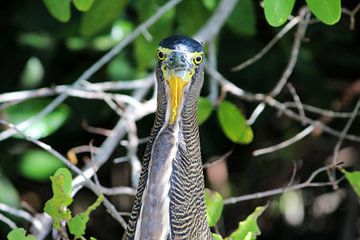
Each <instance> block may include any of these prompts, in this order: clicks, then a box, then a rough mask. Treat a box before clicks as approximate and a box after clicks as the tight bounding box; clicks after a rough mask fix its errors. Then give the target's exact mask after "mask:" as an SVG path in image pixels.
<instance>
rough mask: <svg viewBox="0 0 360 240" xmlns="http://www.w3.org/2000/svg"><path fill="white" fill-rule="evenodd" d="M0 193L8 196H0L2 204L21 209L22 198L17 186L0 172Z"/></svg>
mask: <svg viewBox="0 0 360 240" xmlns="http://www.w3.org/2000/svg"><path fill="white" fill-rule="evenodd" d="M0 189H1V190H0V191H1V192H3V193H6V194H0V203H5V204H7V205H10V206H12V207H20V196H19V194H18V191H17V190H16V188H15V186H14V185H13V184H12V183H11V182H10V180H9V179H8V178H7V177H6V176H4V175H3V174H2V173H1V172H0Z"/></svg>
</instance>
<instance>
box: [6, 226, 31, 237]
mask: <svg viewBox="0 0 360 240" xmlns="http://www.w3.org/2000/svg"><path fill="white" fill-rule="evenodd" d="M7 239H8V240H36V238H35V236H33V235H28V236H26V231H25V229H23V228H16V229H13V230H12V231H11V232H9V234H8V235H7Z"/></svg>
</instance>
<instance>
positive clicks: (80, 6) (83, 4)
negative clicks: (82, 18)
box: [73, 0, 94, 12]
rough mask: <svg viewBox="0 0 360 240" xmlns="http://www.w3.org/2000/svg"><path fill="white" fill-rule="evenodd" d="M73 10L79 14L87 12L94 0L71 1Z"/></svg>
mask: <svg viewBox="0 0 360 240" xmlns="http://www.w3.org/2000/svg"><path fill="white" fill-rule="evenodd" d="M73 3H74V5H75V8H76V9H77V10H79V11H81V12H87V11H88V10H89V9H90V8H91V6H92V5H93V3H94V0H73Z"/></svg>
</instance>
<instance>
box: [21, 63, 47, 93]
mask: <svg viewBox="0 0 360 240" xmlns="http://www.w3.org/2000/svg"><path fill="white" fill-rule="evenodd" d="M44 73H45V71H44V67H43V65H42V64H41V62H40V59H39V58H37V57H30V58H29V60H28V61H27V62H26V64H25V68H24V71H23V72H22V74H21V86H22V87H24V88H34V87H37V86H39V84H40V83H41V81H42V79H43V78H44Z"/></svg>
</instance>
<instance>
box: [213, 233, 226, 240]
mask: <svg viewBox="0 0 360 240" xmlns="http://www.w3.org/2000/svg"><path fill="white" fill-rule="evenodd" d="M212 237H213V238H214V240H223V237H222V236H221V235H219V234H216V233H212Z"/></svg>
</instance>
